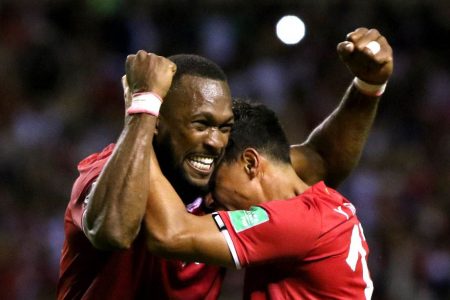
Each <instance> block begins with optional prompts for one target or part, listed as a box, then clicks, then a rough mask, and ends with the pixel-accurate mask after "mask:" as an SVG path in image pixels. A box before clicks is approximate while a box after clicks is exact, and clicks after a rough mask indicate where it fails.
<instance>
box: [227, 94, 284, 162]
mask: <svg viewBox="0 0 450 300" xmlns="http://www.w3.org/2000/svg"><path fill="white" fill-rule="evenodd" d="M233 114H234V124H233V128H232V130H231V135H230V139H229V141H228V145H227V147H226V149H225V154H224V157H223V162H233V161H236V160H237V159H238V158H239V156H240V154H241V153H242V152H243V151H244V150H245V149H246V148H250V147H251V148H255V149H256V150H257V151H259V152H261V153H263V154H265V155H268V156H269V157H270V158H271V159H274V160H277V161H280V162H283V163H291V159H290V146H289V142H288V140H287V137H286V134H285V132H284V130H283V128H282V126H281V123H280V121H279V120H278V118H277V116H276V114H275V112H274V111H273V110H271V109H269V108H268V107H267V106H265V105H263V104H261V103H256V102H251V101H250V100H246V99H237V98H235V99H233Z"/></svg>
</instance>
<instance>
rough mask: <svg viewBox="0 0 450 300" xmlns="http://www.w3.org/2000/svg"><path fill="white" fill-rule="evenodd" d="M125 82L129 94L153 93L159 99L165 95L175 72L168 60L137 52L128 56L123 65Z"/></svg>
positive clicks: (174, 66) (175, 68)
mask: <svg viewBox="0 0 450 300" xmlns="http://www.w3.org/2000/svg"><path fill="white" fill-rule="evenodd" d="M125 67H126V78H127V79H126V80H127V83H128V86H129V89H130V92H131V93H132V94H133V93H138V92H154V93H156V94H158V95H159V96H160V97H161V98H164V96H165V95H166V94H167V91H168V89H169V88H170V86H171V82H172V78H173V76H174V74H175V72H176V70H177V66H176V65H175V63H173V62H172V61H170V60H169V59H167V58H165V57H163V56H159V55H156V54H154V53H148V52H146V51H144V50H139V51H138V52H136V54H132V55H128V56H127V59H126V63H125Z"/></svg>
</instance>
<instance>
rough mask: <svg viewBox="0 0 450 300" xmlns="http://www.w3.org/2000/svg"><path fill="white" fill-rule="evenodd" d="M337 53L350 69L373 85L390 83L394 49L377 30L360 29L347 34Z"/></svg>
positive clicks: (338, 46)
mask: <svg viewBox="0 0 450 300" xmlns="http://www.w3.org/2000/svg"><path fill="white" fill-rule="evenodd" d="M337 51H338V53H339V56H340V57H341V59H342V61H343V62H344V63H345V64H346V65H347V67H348V69H349V70H350V71H351V72H352V73H353V75H355V76H356V77H358V78H359V79H361V80H364V81H365V82H367V83H371V84H383V83H385V82H387V81H388V79H389V77H390V76H391V75H392V72H393V69H394V58H393V55H392V48H391V46H390V45H389V43H388V42H387V40H386V38H385V37H384V36H382V35H381V34H380V33H379V32H378V30H376V29H367V28H358V29H356V30H355V31H353V32H350V33H349V34H347V39H346V41H344V42H341V43H339V44H338V45H337Z"/></svg>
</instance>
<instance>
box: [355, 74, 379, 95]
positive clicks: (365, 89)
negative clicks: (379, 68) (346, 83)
mask: <svg viewBox="0 0 450 300" xmlns="http://www.w3.org/2000/svg"><path fill="white" fill-rule="evenodd" d="M353 83H354V84H355V86H356V88H357V89H358V90H359V91H360V92H361V93H363V94H365V95H368V96H376V97H379V96H381V95H383V93H384V90H385V89H386V85H387V82H385V83H383V84H372V83H367V82H365V81H363V80H361V79H359V78H358V77H355V79H353Z"/></svg>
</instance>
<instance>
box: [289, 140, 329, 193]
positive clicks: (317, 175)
mask: <svg viewBox="0 0 450 300" xmlns="http://www.w3.org/2000/svg"><path fill="white" fill-rule="evenodd" d="M290 156H291V162H292V166H293V167H294V169H295V172H296V173H297V175H298V176H299V177H300V178H301V179H302V180H303V181H304V182H305V183H306V184H308V185H313V184H315V183H317V182H319V181H321V180H326V178H325V177H326V166H325V161H324V160H323V158H322V156H320V155H319V154H318V153H317V152H316V151H315V150H314V149H312V148H311V147H309V146H307V145H306V144H298V145H291V149H290Z"/></svg>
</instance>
